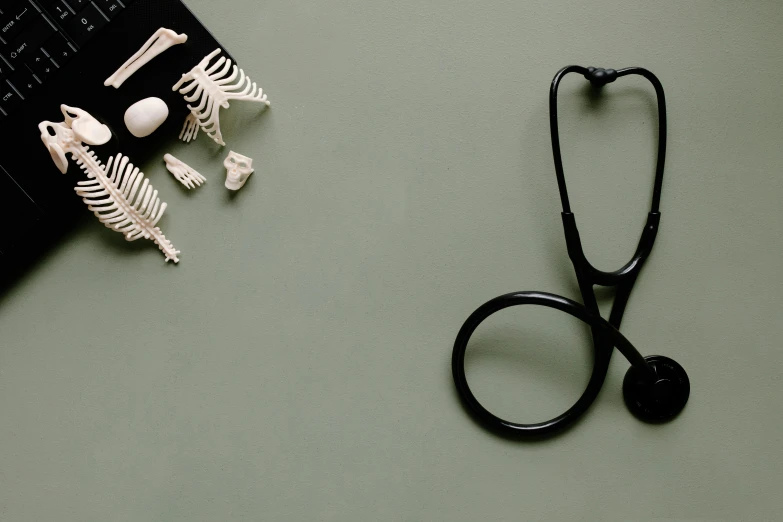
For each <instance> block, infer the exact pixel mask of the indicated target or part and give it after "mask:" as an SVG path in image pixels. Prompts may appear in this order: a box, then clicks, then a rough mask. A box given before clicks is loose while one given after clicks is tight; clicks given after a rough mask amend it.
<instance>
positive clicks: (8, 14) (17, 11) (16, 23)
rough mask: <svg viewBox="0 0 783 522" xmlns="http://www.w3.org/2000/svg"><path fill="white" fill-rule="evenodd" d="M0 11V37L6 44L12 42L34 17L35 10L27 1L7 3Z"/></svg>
mask: <svg viewBox="0 0 783 522" xmlns="http://www.w3.org/2000/svg"><path fill="white" fill-rule="evenodd" d="M3 3H5V2H3ZM0 11H2V14H0V36H2V37H3V40H5V41H6V42H10V41H11V40H13V39H14V38H15V37H16V35H17V34H19V31H21V30H22V29H24V26H26V25H27V24H28V23H30V20H32V19H33V18H34V17H35V9H33V7H32V6H31V5H30V2H27V1H24V2H20V1H11V2H8V5H7V6H3V7H0Z"/></svg>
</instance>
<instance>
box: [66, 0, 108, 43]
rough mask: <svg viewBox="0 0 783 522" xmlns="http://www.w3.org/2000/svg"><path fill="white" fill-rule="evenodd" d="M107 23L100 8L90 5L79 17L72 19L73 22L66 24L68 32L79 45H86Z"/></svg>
mask: <svg viewBox="0 0 783 522" xmlns="http://www.w3.org/2000/svg"><path fill="white" fill-rule="evenodd" d="M106 23H107V22H106V18H104V17H103V14H101V12H100V11H98V8H97V7H95V5H93V4H89V5H88V6H87V7H85V8H84V9H83V10H82V11H81V12H80V13H79V15H78V16H75V17H73V18H71V21H70V22H69V23H68V24H66V30H67V31H68V34H69V35H70V37H71V38H73V40H74V41H75V42H76V43H77V44H78V45H84V44H85V43H87V40H89V39H90V38H92V37H93V35H94V34H95V33H97V32H98V30H99V29H101V28H102V27H103V26H104V25H106Z"/></svg>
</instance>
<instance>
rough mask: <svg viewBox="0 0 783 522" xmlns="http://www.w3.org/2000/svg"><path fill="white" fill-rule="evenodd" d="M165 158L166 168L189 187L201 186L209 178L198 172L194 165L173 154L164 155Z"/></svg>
mask: <svg viewBox="0 0 783 522" xmlns="http://www.w3.org/2000/svg"><path fill="white" fill-rule="evenodd" d="M163 160H164V161H165V162H166V169H168V171H169V172H171V174H172V175H173V176H174V177H175V178H176V179H177V181H179V182H180V183H182V184H183V185H185V186H186V187H187V188H189V189H192V188H194V187H200V186H201V184H202V183H206V182H207V178H205V177H204V176H202V175H201V174H199V173H198V172H196V171H195V170H194V169H193V167H191V166H189V165H187V164H186V163H185V162H184V161H181V160H178V159H177V158H175V157H174V156H172V155H171V154H166V155H165V156H163Z"/></svg>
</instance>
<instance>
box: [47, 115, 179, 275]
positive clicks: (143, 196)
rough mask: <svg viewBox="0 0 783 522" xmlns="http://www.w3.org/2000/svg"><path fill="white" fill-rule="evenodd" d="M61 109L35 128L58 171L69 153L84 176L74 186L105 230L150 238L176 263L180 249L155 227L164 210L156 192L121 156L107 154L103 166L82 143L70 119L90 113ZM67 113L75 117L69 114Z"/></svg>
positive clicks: (62, 169) (65, 167) (131, 238)
mask: <svg viewBox="0 0 783 522" xmlns="http://www.w3.org/2000/svg"><path fill="white" fill-rule="evenodd" d="M61 110H62V111H63V114H64V115H65V116H66V121H65V122H63V123H52V122H50V121H44V122H42V123H40V124H39V125H38V129H39V130H40V131H41V140H42V141H43V142H44V145H45V146H46V148H47V149H48V150H49V153H50V154H51V155H52V159H53V160H54V162H55V164H56V165H57V167H58V168H59V169H60V172H62V173H63V174H65V172H66V171H67V170H68V161H67V160H66V157H65V154H66V153H70V154H71V156H72V158H73V159H74V160H75V161H76V164H77V165H79V167H81V169H82V170H83V171H84V172H85V174H87V178H88V179H87V180H86V181H80V182H78V184H77V186H76V188H75V189H74V190H75V191H76V193H77V194H78V195H79V196H81V197H82V199H83V201H84V202H85V203H86V204H87V208H89V209H90V210H91V211H92V212H93V213H94V214H95V216H96V217H97V218H98V219H99V220H100V221H101V223H103V224H104V225H106V226H107V227H108V228H111V229H112V230H116V231H117V232H121V233H122V234H124V235H125V239H127V240H128V241H135V240H136V239H139V238H141V237H143V238H145V239H151V240H152V241H154V242H155V244H156V245H158V248H160V250H161V251H162V252H163V254H164V255H165V256H166V262H168V261H169V260H172V261H174V262H175V263H178V262H179V258H178V257H177V255H178V254H179V253H180V252H179V250H177V249H175V248H174V245H172V244H171V241H169V240H168V239H166V236H164V235H163V232H161V230H160V228H158V227H157V226H156V225H157V223H158V221H160V218H161V217H163V212H164V211H165V210H166V203H163V202H162V201H161V200H160V198H159V197H158V191H157V190H154V189H153V188H152V186H151V185H150V184H149V180H147V179H145V177H144V174H143V173H142V172H140V171H139V169H138V168H137V167H136V168H134V166H133V164H131V163H130V162H129V161H128V158H127V157H125V156H123V155H122V154H117V156H115V157H114V158H110V159H109V163H108V164H107V165H106V166H105V167H104V166H103V165H102V164H101V162H100V161H98V159H97V158H96V157H95V152H94V151H91V150H90V149H89V148H88V147H87V146H86V145H84V144H83V143H82V142H81V141H80V140H79V139H78V138H77V137H76V135H75V134H74V131H73V129H72V128H71V127H72V123H75V122H77V121H78V120H79V118H91V119H93V120H94V118H93V117H92V116H90V115H89V113H86V112H84V111H80V110H79V109H72V108H70V107H68V106H66V105H62V106H61ZM77 111H78V112H77ZM69 113H70V114H80V116H79V117H77V118H69ZM69 119H70V121H69ZM96 121H97V120H96ZM51 131H53V132H54V135H52V133H51Z"/></svg>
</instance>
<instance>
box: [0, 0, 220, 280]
mask: <svg viewBox="0 0 783 522" xmlns="http://www.w3.org/2000/svg"><path fill="white" fill-rule="evenodd" d="M161 27H166V28H168V29H173V30H174V31H176V32H178V33H185V34H187V35H188V40H187V42H185V43H184V44H182V45H176V46H174V47H172V48H171V49H169V50H167V51H166V52H164V53H163V54H161V55H160V56H158V57H156V58H155V59H154V60H152V61H151V62H150V63H149V64H147V65H145V66H144V67H142V68H141V69H140V70H139V71H137V72H136V73H135V74H134V75H133V76H131V77H130V79H128V80H127V81H126V82H125V83H124V84H123V85H122V87H120V89H114V88H113V87H105V86H104V85H103V82H104V80H106V78H108V77H109V76H110V75H111V74H112V73H113V72H114V71H115V70H117V68H118V67H119V66H120V65H122V64H123V63H124V62H125V61H126V60H127V59H128V58H129V57H130V56H131V55H133V54H134V53H135V52H136V51H138V50H139V48H140V47H141V46H142V44H144V42H146V41H147V39H148V38H149V37H150V36H152V34H153V33H154V32H155V31H156V30H157V29H159V28H161ZM218 47H220V45H219V44H218V42H217V41H216V40H215V39H214V37H212V35H210V34H209V32H208V31H207V29H206V28H205V27H204V26H203V25H202V24H201V23H200V22H199V21H198V20H197V19H196V17H195V16H194V15H193V14H192V13H191V12H190V11H189V10H188V9H187V8H186V7H185V5H184V4H182V2H180V1H179V0H92V1H90V0H0V292H2V291H3V290H4V289H5V288H6V287H7V286H8V284H9V283H10V282H12V281H13V280H14V279H15V278H17V277H18V276H19V274H20V273H21V271H23V270H25V268H26V267H28V266H29V265H30V264H31V263H33V262H35V261H36V259H37V258H38V257H40V256H41V255H42V254H43V253H44V252H45V251H46V249H47V248H49V247H51V245H52V244H54V242H56V241H58V240H60V239H62V237H64V236H65V235H67V233H68V231H69V230H72V229H73V227H74V226H76V225H77V224H78V223H79V221H81V220H84V219H87V218H89V217H91V215H90V212H88V211H87V210H86V209H85V207H84V204H83V203H82V202H81V201H80V200H79V198H78V197H77V196H76V194H75V193H74V191H73V187H75V186H76V183H77V181H79V180H80V179H82V173H81V171H80V170H79V169H78V168H77V167H76V166H75V165H71V166H70V167H69V170H68V173H67V174H66V175H62V174H60V172H59V171H58V170H57V168H56V167H55V165H54V163H53V162H52V160H51V157H50V156H49V154H48V153H47V151H46V149H45V148H44V146H43V144H42V143H41V138H40V131H39V130H38V124H39V123H40V122H42V121H44V120H49V121H52V122H59V121H62V120H63V116H62V113H61V111H60V105H61V104H66V105H70V106H72V107H78V108H80V109H84V110H86V111H87V112H89V113H90V114H92V115H93V116H95V117H96V118H98V119H99V120H100V121H101V122H102V123H105V124H107V125H108V126H109V128H110V129H111V130H112V133H113V139H112V141H111V142H109V143H108V144H106V145H103V146H101V147H96V151H97V152H98V153H99V154H100V155H101V156H105V157H108V156H109V155H112V154H115V153H117V152H120V150H121V151H122V152H123V153H124V154H126V155H128V156H129V157H130V158H131V160H132V161H133V162H134V163H136V164H143V163H144V162H145V161H148V160H150V159H151V158H152V157H154V156H155V155H159V156H160V157H161V158H162V157H163V154H164V152H165V147H166V145H167V144H170V143H171V140H172V139H176V137H177V135H178V134H179V130H180V128H181V126H182V124H183V122H184V119H185V116H187V113H188V109H187V107H186V105H185V102H184V100H183V99H182V96H181V95H180V94H178V93H176V92H174V91H172V90H171V87H172V86H173V85H174V84H175V83H176V82H177V80H178V79H179V78H180V77H181V75H182V74H183V73H185V72H187V71H189V70H190V69H191V68H192V67H193V66H195V65H196V64H197V63H198V62H199V61H200V60H201V59H202V58H203V57H204V56H206V55H207V54H209V53H210V52H211V51H213V50H215V49H216V48H218ZM225 54H226V55H227V56H229V54H228V53H227V52H226V53H225ZM150 96H156V97H158V98H161V99H163V100H164V101H165V102H166V104H167V105H168V107H169V111H170V114H169V117H168V119H167V120H166V122H165V123H164V124H163V126H162V127H161V128H159V129H158V130H157V131H156V132H155V133H154V134H153V135H152V136H150V137H148V138H145V139H138V138H134V137H133V136H131V134H130V133H129V132H128V130H127V129H126V128H125V125H124V123H123V116H124V114H125V110H126V109H127V108H128V107H129V106H130V105H132V104H133V103H135V102H137V101H139V100H141V99H144V98H148V97H150Z"/></svg>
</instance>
